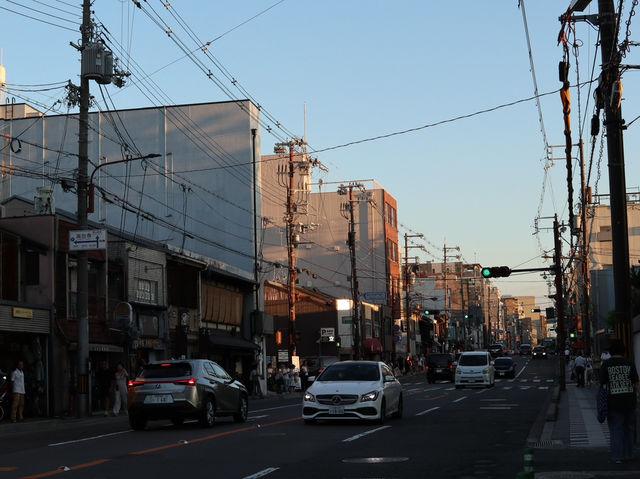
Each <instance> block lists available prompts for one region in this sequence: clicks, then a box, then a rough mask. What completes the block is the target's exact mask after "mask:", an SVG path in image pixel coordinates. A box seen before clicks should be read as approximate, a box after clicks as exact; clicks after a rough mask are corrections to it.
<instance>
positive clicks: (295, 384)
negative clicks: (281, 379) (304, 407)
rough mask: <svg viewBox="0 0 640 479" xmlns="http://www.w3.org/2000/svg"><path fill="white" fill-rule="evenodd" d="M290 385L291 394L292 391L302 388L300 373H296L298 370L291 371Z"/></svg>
mask: <svg viewBox="0 0 640 479" xmlns="http://www.w3.org/2000/svg"><path fill="white" fill-rule="evenodd" d="M290 387H291V390H290V393H291V394H293V393H294V392H297V391H301V390H302V382H301V381H300V374H299V373H298V371H295V372H294V373H293V375H292V376H291V386H290Z"/></svg>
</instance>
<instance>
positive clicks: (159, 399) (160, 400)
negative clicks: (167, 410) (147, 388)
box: [144, 394, 173, 404]
mask: <svg viewBox="0 0 640 479" xmlns="http://www.w3.org/2000/svg"><path fill="white" fill-rule="evenodd" d="M144 402H145V404H171V403H172V402H173V397H172V396H171V394H154V395H150V396H147V397H145V398H144Z"/></svg>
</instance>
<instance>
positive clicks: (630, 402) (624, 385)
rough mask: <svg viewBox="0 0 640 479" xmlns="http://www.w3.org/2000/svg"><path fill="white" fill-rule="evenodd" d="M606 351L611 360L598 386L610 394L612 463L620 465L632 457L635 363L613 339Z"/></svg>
mask: <svg viewBox="0 0 640 479" xmlns="http://www.w3.org/2000/svg"><path fill="white" fill-rule="evenodd" d="M609 351H610V352H611V358H609V359H607V360H606V361H605V362H604V363H602V366H601V367H600V384H602V385H603V386H605V385H606V387H607V388H608V390H609V399H608V409H607V423H608V425H609V442H610V448H611V460H612V461H613V462H615V463H616V464H620V463H621V462H623V461H628V460H630V459H632V457H633V442H634V436H635V426H636V389H637V388H638V371H637V370H636V366H635V364H634V362H633V361H631V360H630V359H627V358H625V357H624V354H625V347H624V343H623V342H622V341H620V340H619V339H614V340H613V341H612V342H611V347H610V348H609Z"/></svg>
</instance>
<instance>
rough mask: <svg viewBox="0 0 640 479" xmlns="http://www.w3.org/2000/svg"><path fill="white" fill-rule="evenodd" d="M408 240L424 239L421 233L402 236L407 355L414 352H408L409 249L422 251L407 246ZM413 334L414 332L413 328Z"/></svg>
mask: <svg viewBox="0 0 640 479" xmlns="http://www.w3.org/2000/svg"><path fill="white" fill-rule="evenodd" d="M409 238H424V235H423V234H422V233H418V234H415V235H410V234H407V233H405V234H404V301H405V304H404V310H405V313H404V319H405V324H406V325H407V353H408V354H412V353H413V352H414V351H411V350H410V347H409V345H410V333H411V330H412V328H411V302H410V299H409V283H410V281H409V279H410V278H411V274H410V272H409V248H420V249H423V248H422V246H420V245H411V246H409V241H408V240H409ZM413 329H414V332H415V328H413Z"/></svg>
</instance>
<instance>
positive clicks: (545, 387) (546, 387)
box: [538, 386, 549, 389]
mask: <svg viewBox="0 0 640 479" xmlns="http://www.w3.org/2000/svg"><path fill="white" fill-rule="evenodd" d="M538 389H549V386H538Z"/></svg>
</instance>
